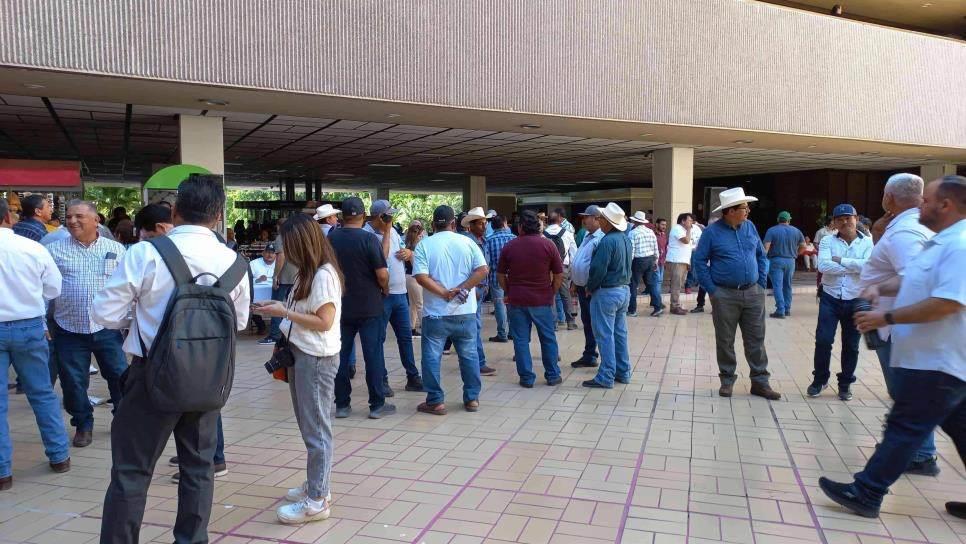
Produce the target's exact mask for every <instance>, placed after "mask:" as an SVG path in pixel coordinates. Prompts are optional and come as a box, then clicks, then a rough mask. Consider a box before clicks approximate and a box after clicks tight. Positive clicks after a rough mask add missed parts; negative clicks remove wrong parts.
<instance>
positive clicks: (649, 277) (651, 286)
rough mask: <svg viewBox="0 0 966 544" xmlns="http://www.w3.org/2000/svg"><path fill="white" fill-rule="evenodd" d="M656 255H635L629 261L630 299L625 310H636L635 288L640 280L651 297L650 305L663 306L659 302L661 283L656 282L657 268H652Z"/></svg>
mask: <svg viewBox="0 0 966 544" xmlns="http://www.w3.org/2000/svg"><path fill="white" fill-rule="evenodd" d="M656 259H657V258H656V257H636V258H635V259H634V260H633V261H631V301H630V304H628V306H627V311H628V312H630V313H634V312H636V311H637V289H638V287H640V285H641V282H644V288H645V289H646V290H647V294H648V295H650V297H651V306H653V307H654V308H655V309H660V308H663V307H664V304H663V303H662V302H661V285H660V284H659V283H658V282H657V270H655V269H654V262H655V261H656Z"/></svg>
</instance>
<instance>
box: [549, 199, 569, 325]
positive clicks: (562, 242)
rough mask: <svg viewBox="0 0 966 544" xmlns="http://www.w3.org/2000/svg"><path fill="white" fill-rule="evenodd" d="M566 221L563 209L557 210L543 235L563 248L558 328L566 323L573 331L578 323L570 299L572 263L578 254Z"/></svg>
mask: <svg viewBox="0 0 966 544" xmlns="http://www.w3.org/2000/svg"><path fill="white" fill-rule="evenodd" d="M564 221H566V219H565V218H564V215H563V209H561V208H557V209H555V210H554V211H552V212H550V226H548V227H547V228H546V229H544V231H543V235H544V236H545V237H546V238H548V239H549V240H550V241H551V242H553V243H554V245H556V246H557V249H558V250H559V249H560V248H561V247H563V251H562V252H560V260H561V262H563V282H562V283H561V284H560V289H558V290H557V296H556V297H555V300H556V308H557V310H556V312H557V327H558V328H559V327H560V326H562V325H563V324H564V322H566V323H567V330H568V331H572V330H575V329H576V328H577V322H576V320H575V319H574V316H573V313H572V311H571V309H572V308H573V301H572V300H571V299H570V261H571V257H572V256H574V255H576V254H577V242H576V240H575V239H574V233H573V227H572V226H571V227H570V229H571V230H567V228H566V227H565V226H564ZM561 314H562V315H561Z"/></svg>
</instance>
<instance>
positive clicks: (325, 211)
mask: <svg viewBox="0 0 966 544" xmlns="http://www.w3.org/2000/svg"><path fill="white" fill-rule="evenodd" d="M340 211H341V210H339V208H333V207H332V204H323V205H321V206H319V207H318V208H316V209H315V215H314V216H312V218H313V219H315V220H316V221H318V220H319V219H325V218H326V217H329V216H332V215H335V214H337V213H340Z"/></svg>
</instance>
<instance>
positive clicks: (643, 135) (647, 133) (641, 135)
mask: <svg viewBox="0 0 966 544" xmlns="http://www.w3.org/2000/svg"><path fill="white" fill-rule="evenodd" d="M639 136H640V137H642V138H644V137H647V136H654V134H653V133H650V132H645V133H644V134H639Z"/></svg>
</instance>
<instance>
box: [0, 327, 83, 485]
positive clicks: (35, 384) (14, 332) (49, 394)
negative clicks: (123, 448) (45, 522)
mask: <svg viewBox="0 0 966 544" xmlns="http://www.w3.org/2000/svg"><path fill="white" fill-rule="evenodd" d="M10 365H13V369H14V370H15V371H16V372H17V377H18V378H19V379H20V385H21V387H23V392H24V394H25V395H27V402H29V403H30V408H31V410H33V412H34V418H36V420H37V428H38V429H40V439H41V440H42V441H43V443H44V453H46V454H47V459H48V460H49V461H50V462H51V463H60V462H63V461H64V460H66V459H67V458H68V457H70V446H69V445H68V442H67V432H66V431H65V430H64V420H63V419H61V415H60V402H59V401H58V400H57V393H55V392H54V386H53V385H51V383H50V372H49V370H48V366H47V338H46V337H45V336H44V322H43V318H41V317H35V318H31V319H20V320H17V321H5V322H2V323H0V391H3V393H2V394H0V478H6V477H7V476H10V474H11V473H12V470H13V462H12V457H13V444H12V442H11V440H10V426H9V424H8V423H7V402H8V399H7V372H8V370H7V369H8V368H9V367H10Z"/></svg>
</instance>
